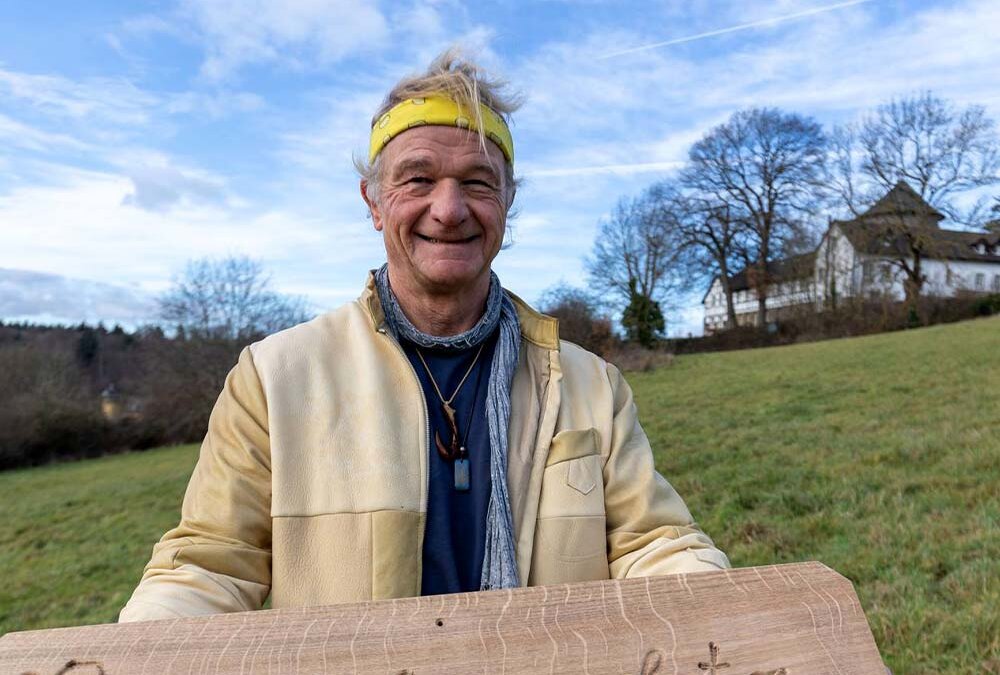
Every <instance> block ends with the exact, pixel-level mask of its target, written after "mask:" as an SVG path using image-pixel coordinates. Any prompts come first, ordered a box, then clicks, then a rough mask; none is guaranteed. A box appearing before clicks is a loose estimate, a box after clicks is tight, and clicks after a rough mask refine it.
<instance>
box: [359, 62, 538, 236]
mask: <svg viewBox="0 0 1000 675" xmlns="http://www.w3.org/2000/svg"><path fill="white" fill-rule="evenodd" d="M508 86H509V85H508V84H507V82H506V81H505V80H502V79H500V78H494V77H490V76H489V74H488V73H487V72H486V71H485V70H484V69H483V68H482V67H481V66H479V65H478V64H477V63H476V62H475V61H473V60H471V59H468V58H465V57H463V56H462V54H461V52H460V50H459V49H458V48H457V47H450V48H448V49H447V50H445V51H444V52H443V53H441V54H440V55H439V56H438V57H437V58H435V59H434V60H433V61H431V63H430V65H429V66H428V67H427V70H426V71H425V72H424V73H421V74H419V75H411V76H409V77H405V78H403V79H402V80H400V81H399V82H398V83H397V84H396V86H394V87H393V88H392V89H391V90H390V91H389V93H388V94H386V97H385V99H384V100H383V101H382V104H381V105H380V106H379V108H378V110H376V111H375V114H374V115H373V116H372V126H375V123H376V122H378V120H379V119H380V118H381V117H382V115H384V114H385V113H386V112H388V111H389V110H390V109H392V108H393V106H396V105H398V104H399V103H401V102H403V101H405V100H406V99H410V98H423V97H427V96H433V95H444V96H446V97H447V98H450V99H452V100H453V101H455V102H456V103H458V104H459V105H460V106H462V107H463V108H465V109H467V110H470V111H474V114H475V117H476V126H477V128H478V129H479V143H480V145H481V146H482V147H483V149H484V150H485V149H486V135H485V132H484V131H483V124H482V118H481V112H480V109H479V105H480V104H482V105H485V106H486V107H487V108H490V109H491V110H493V112H495V113H497V114H498V115H499V116H500V117H502V118H503V120H504V121H505V122H506V123H507V124H508V125H509V124H510V115H511V113H513V112H514V111H516V110H517V109H518V108H520V107H521V103H522V97H521V96H520V95H519V94H517V93H513V92H508V91H507V90H508ZM381 158H382V155H381V153H380V154H379V155H378V156H376V157H375V160H374V161H372V162H369V161H368V158H367V156H366V157H364V158H360V157H355V158H354V168H355V169H357V171H358V173H359V174H360V175H361V178H363V179H364V180H365V181H366V182H367V188H366V190H365V195H366V196H367V197H368V199H369V200H371V201H372V202H375V203H378V201H379V196H380V193H381V187H382V178H383V176H382V162H381ZM519 183H520V180H519V179H517V178H515V176H514V165H513V164H512V163H511V162H510V161H508V160H507V159H506V158H504V190H505V191H506V193H507V195H506V197H507V209H508V217H510V216H511V215H512V214H511V213H510V208H511V206H512V204H513V203H514V194H515V192H516V190H517V186H518V184H519Z"/></svg>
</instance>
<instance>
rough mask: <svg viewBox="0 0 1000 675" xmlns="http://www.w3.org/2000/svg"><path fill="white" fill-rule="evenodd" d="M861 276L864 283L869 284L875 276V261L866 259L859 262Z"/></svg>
mask: <svg viewBox="0 0 1000 675" xmlns="http://www.w3.org/2000/svg"><path fill="white" fill-rule="evenodd" d="M861 278H862V280H863V281H864V282H865V283H866V284H870V283H871V282H872V279H874V278H875V263H874V262H872V261H871V260H866V261H864V262H863V263H862V264H861Z"/></svg>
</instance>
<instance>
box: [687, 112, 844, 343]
mask: <svg viewBox="0 0 1000 675" xmlns="http://www.w3.org/2000/svg"><path fill="white" fill-rule="evenodd" d="M825 161H826V138H825V136H824V134H823V131H822V129H821V127H820V125H819V124H818V123H816V122H815V121H814V120H813V119H812V118H809V117H803V116H801V115H797V114H794V113H784V112H782V111H780V110H777V109H774V108H751V109H748V110H741V111H739V112H736V113H735V114H733V116H732V117H730V118H729V120H728V121H727V122H725V123H724V124H721V125H719V126H717V127H715V128H714V129H712V130H711V131H709V132H708V133H707V134H706V135H705V136H704V137H703V138H702V139H701V140H699V141H698V142H697V143H695V144H694V146H693V147H692V148H691V151H690V153H689V165H688V166H687V167H686V168H685V169H684V171H683V172H682V173H681V181H682V183H683V184H684V185H685V186H686V187H687V188H689V189H690V190H692V191H693V192H694V193H695V194H696V195H697V196H698V197H699V198H701V199H703V200H705V201H706V202H707V203H709V204H711V205H713V208H715V206H714V205H726V206H728V212H727V213H726V217H725V220H726V222H727V223H730V224H731V223H739V224H740V226H741V227H742V229H743V230H744V231H745V233H746V247H745V249H744V250H745V254H746V256H747V260H748V262H749V263H750V264H749V265H748V269H747V272H748V277H749V281H750V283H751V285H752V287H753V288H754V290H755V291H756V293H757V323H758V325H759V326H760V327H762V328H763V327H764V326H765V325H766V323H767V295H768V286H769V284H771V283H772V281H773V280H772V279H770V278H769V273H768V265H769V263H772V262H773V261H774V260H777V259H779V258H780V257H783V256H785V255H789V254H791V253H794V252H797V251H798V250H801V248H803V246H804V245H805V243H806V242H808V241H810V234H811V232H810V223H811V219H812V217H813V216H814V215H815V213H816V209H817V207H818V206H819V204H820V203H821V194H822V187H823V182H822V181H823V177H824V174H825ZM717 213H718V212H717ZM717 220H718V219H716V221H717Z"/></svg>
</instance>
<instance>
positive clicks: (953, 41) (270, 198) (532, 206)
mask: <svg viewBox="0 0 1000 675" xmlns="http://www.w3.org/2000/svg"><path fill="white" fill-rule="evenodd" d="M998 28H1000V3H998V2H996V1H995V0H956V1H954V2H913V1H909V0H868V1H861V2H831V1H830V0H811V1H808V2H807V1H805V0H801V1H800V0H774V1H767V2H749V1H744V2H738V1H729V0H725V1H715V0H710V1H704V2H662V3H656V2H648V1H647V2H601V1H600V0H590V1H587V0H580V1H578V2H571V1H559V0H549V1H535V2H514V1H507V0H495V1H493V2H476V3H467V4H466V3H458V2H447V1H442V2H426V1H425V2H416V3H410V2H401V3H394V2H372V1H367V2H341V1H340V0H282V1H280V2H279V1H266V0H243V1H238V0H160V1H157V2H111V1H108V0H92V1H90V2H86V3H80V2H70V1H68V0H62V1H53V2H46V3H28V2H20V1H14V2H4V3H2V4H0V270H7V272H6V276H3V275H0V296H3V295H6V296H7V297H6V299H5V298H3V297H0V315H4V314H6V316H7V317H8V318H9V317H11V316H19V317H21V318H35V319H36V320H45V319H53V318H65V319H69V320H79V319H82V318H87V319H89V320H96V319H98V318H101V319H105V320H106V321H112V322H113V321H115V320H126V321H135V320H137V319H141V318H142V314H143V313H144V312H148V311H149V307H150V305H149V303H148V301H147V300H145V299H146V298H148V297H149V296H150V295H151V294H155V293H157V292H160V291H162V290H163V289H164V288H166V287H167V286H168V285H169V282H170V279H171V276H172V275H174V274H176V273H177V272H178V271H179V270H180V269H181V268H182V266H183V264H184V262H185V261H186V260H188V259H191V258H195V257H201V256H206V255H224V254H229V253H238V254H247V255H250V256H253V257H257V258H260V259H262V260H263V261H264V262H265V264H266V265H267V267H268V268H269V269H270V270H271V271H272V273H273V279H274V283H275V285H276V286H277V288H278V289H279V290H282V291H285V292H289V293H296V294H302V295H305V296H307V297H308V298H309V300H310V301H311V302H312V303H313V305H314V307H315V309H316V310H317V311H323V310H325V309H329V308H332V307H334V306H336V305H338V304H340V303H342V302H344V301H346V300H348V299H350V298H353V297H355V296H356V295H357V293H358V292H359V290H360V286H361V283H362V281H363V279H364V275H365V272H366V270H368V269H369V268H371V267H374V266H377V265H378V264H380V262H381V261H382V260H383V259H384V252H383V250H382V248H381V240H380V238H379V236H378V235H377V234H376V233H375V232H374V231H373V230H372V227H371V222H370V221H369V220H367V219H366V217H365V216H366V214H365V210H364V208H363V203H362V202H361V200H360V198H359V196H358V187H357V177H356V176H355V174H354V171H353V168H352V165H351V157H352V154H355V153H360V152H362V151H363V150H364V148H365V147H366V144H367V129H368V121H369V119H370V116H371V114H372V112H373V110H374V108H375V107H376V105H377V104H378V102H379V100H380V99H381V97H382V95H383V94H384V93H385V91H386V90H387V89H388V88H389V87H390V86H391V85H392V84H393V83H394V82H395V81H396V80H397V79H398V78H399V77H401V76H402V75H405V74H407V73H410V72H413V71H416V70H420V69H422V68H423V67H424V66H425V65H426V63H427V62H428V61H429V60H430V59H431V58H432V57H433V56H434V55H435V54H436V53H438V52H439V51H441V50H442V49H443V48H445V47H447V46H448V45H450V44H452V43H459V44H462V45H465V46H466V47H467V49H468V50H469V51H470V52H472V53H475V54H478V56H479V58H480V60H481V61H482V62H483V63H484V64H485V65H487V66H488V67H490V68H493V69H495V70H496V71H497V72H498V73H501V74H503V75H504V76H506V77H507V78H508V79H509V80H510V81H511V82H512V84H513V85H514V86H515V87H516V88H518V89H520V90H521V91H522V92H523V93H524V94H525V95H526V103H525V105H524V107H523V108H522V110H521V111H520V112H519V113H518V114H517V115H516V116H515V122H514V127H513V133H514V137H515V143H516V145H517V166H516V170H517V172H518V173H519V174H521V175H522V176H523V177H524V179H525V183H524V187H523V189H522V190H521V191H520V193H519V195H518V205H519V209H520V215H519V217H518V218H517V219H516V220H515V221H514V222H513V224H514V245H513V246H512V247H510V248H509V249H507V250H505V251H503V252H502V253H501V254H500V257H499V258H498V260H497V263H496V264H495V267H496V269H497V271H498V273H499V274H500V276H501V278H502V279H503V281H504V283H505V285H506V286H508V287H509V288H511V289H512V290H514V291H515V292H517V293H519V294H520V295H522V296H523V297H526V298H528V299H531V300H533V299H535V298H537V297H538V296H539V294H540V293H541V292H542V291H543V290H544V289H545V288H547V287H549V286H551V285H552V284H554V283H556V282H559V281H566V282H569V283H583V282H584V279H585V277H584V271H583V263H582V258H583V256H584V255H585V254H586V253H587V252H588V250H589V248H590V245H591V243H592V241H593V237H594V233H595V231H596V228H597V225H598V223H599V221H600V220H601V218H603V217H605V216H606V215H607V214H608V213H609V212H610V211H611V209H612V207H613V206H614V203H615V202H616V201H617V199H618V198H619V197H621V196H623V195H631V194H635V193H637V192H639V191H640V190H641V189H642V188H643V187H645V186H646V185H648V184H649V183H651V182H653V181H656V180H658V179H661V178H664V177H666V176H668V175H669V174H670V173H671V171H673V170H675V168H676V167H677V166H678V165H679V163H680V162H682V161H683V159H684V157H685V154H686V151H687V148H688V147H689V146H690V144H691V143H692V142H693V141H695V140H697V138H699V137H700V136H701V135H702V134H703V133H705V131H707V130H708V129H710V128H711V127H712V126H714V125H716V124H718V123H720V122H722V121H723V120H725V119H726V118H727V117H728V116H729V115H730V114H731V113H732V112H734V111H735V110H737V109H739V108H742V107H747V106H779V107H782V108H784V109H786V110H794V111H798V112H801V113H805V114H808V115H812V116H815V117H816V118H817V119H818V120H820V121H821V122H823V123H824V124H832V123H837V122H843V121H848V120H851V119H854V118H856V117H857V116H858V115H860V114H861V113H862V112H863V111H864V110H866V109H868V108H871V107H872V106H874V105H877V104H878V103H880V102H882V101H885V100H887V99H888V98H890V97H891V96H894V95H897V96H898V95H907V94H912V93H915V92H918V91H922V90H926V89H929V90H933V91H934V92H935V93H937V94H939V95H942V96H945V97H947V98H949V99H951V100H953V101H955V102H956V103H959V104H966V103H978V104H982V105H985V106H986V107H987V109H988V111H989V112H990V114H991V115H992V116H993V117H994V118H1000V84H998V83H1000V77H998V75H1000V40H997V38H996V36H997V29H998ZM10 270H19V272H18V273H17V274H13V273H11V272H9V271H10ZM25 272H33V273H38V274H26V273H25ZM52 275H58V276H60V277H67V278H69V279H71V280H77V279H79V280H86V282H87V283H83V282H79V283H76V282H65V280H63V281H64V283H55V277H53V276H52ZM33 279H34V280H36V282H32V281H31V280H33ZM38 280H41V281H38ZM32 283H35V284H36V285H35V286H32V285H31V284H32ZM75 288H80V289H81V296H80V297H79V298H77V297H75V296H74V289H75ZM112 288H113V289H114V292H113V293H111V294H112V295H114V297H115V300H114V301H113V302H111V301H108V302H103V304H102V302H99V301H97V300H95V298H97V297H98V296H100V297H103V296H102V295H101V294H102V293H104V292H105V291H108V292H109V293H110V292H111V291H109V290H108V289H112ZM52 289H59V290H58V291H57V292H53V290H52ZM102 289H103V290H102ZM699 298H700V295H699ZM699 298H694V300H693V302H697V300H698V299H699ZM33 312H37V314H33ZM672 318H673V322H672V330H673V332H677V331H681V332H684V331H687V330H695V331H696V330H697V326H698V325H699V324H700V311H699V310H698V309H697V308H691V309H689V310H688V311H687V312H686V313H684V314H683V315H681V316H675V317H672Z"/></svg>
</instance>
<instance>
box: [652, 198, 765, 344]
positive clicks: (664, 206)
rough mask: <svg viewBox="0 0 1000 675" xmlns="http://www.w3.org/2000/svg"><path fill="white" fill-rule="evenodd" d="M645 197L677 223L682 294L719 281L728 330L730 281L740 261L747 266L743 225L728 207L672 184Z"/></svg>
mask: <svg viewBox="0 0 1000 675" xmlns="http://www.w3.org/2000/svg"><path fill="white" fill-rule="evenodd" d="M647 195H648V198H649V199H650V200H651V202H652V204H653V205H654V208H656V209H660V210H663V211H666V212H668V213H669V214H671V217H672V218H673V221H674V222H675V223H676V230H677V235H676V238H677V242H678V251H677V256H678V265H679V267H680V268H682V269H683V275H682V277H683V279H685V280H686V283H685V284H684V286H685V290H693V289H694V288H696V287H704V286H705V285H710V284H712V282H713V281H714V280H715V279H716V278H718V279H719V283H720V285H721V286H722V291H723V295H724V296H725V299H726V322H727V326H728V327H730V328H731V327H733V326H735V325H736V307H735V305H734V302H733V290H732V285H731V283H730V277H731V275H732V273H733V270H734V268H735V267H736V266H737V265H738V264H739V263H740V261H742V262H743V263H744V264H745V263H746V255H745V251H744V246H743V244H744V242H743V240H744V238H745V232H746V228H745V225H744V223H742V222H741V221H739V220H737V219H736V218H735V217H734V215H733V211H732V209H731V208H730V206H729V204H726V203H724V202H718V201H713V200H712V198H711V197H706V196H703V195H700V194H699V193H697V192H693V193H692V192H690V191H685V190H684V189H683V187H682V186H680V185H679V184H678V183H677V182H676V181H675V180H665V181H662V182H660V183H656V184H654V185H653V186H651V187H650V188H649V190H648V192H647Z"/></svg>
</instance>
